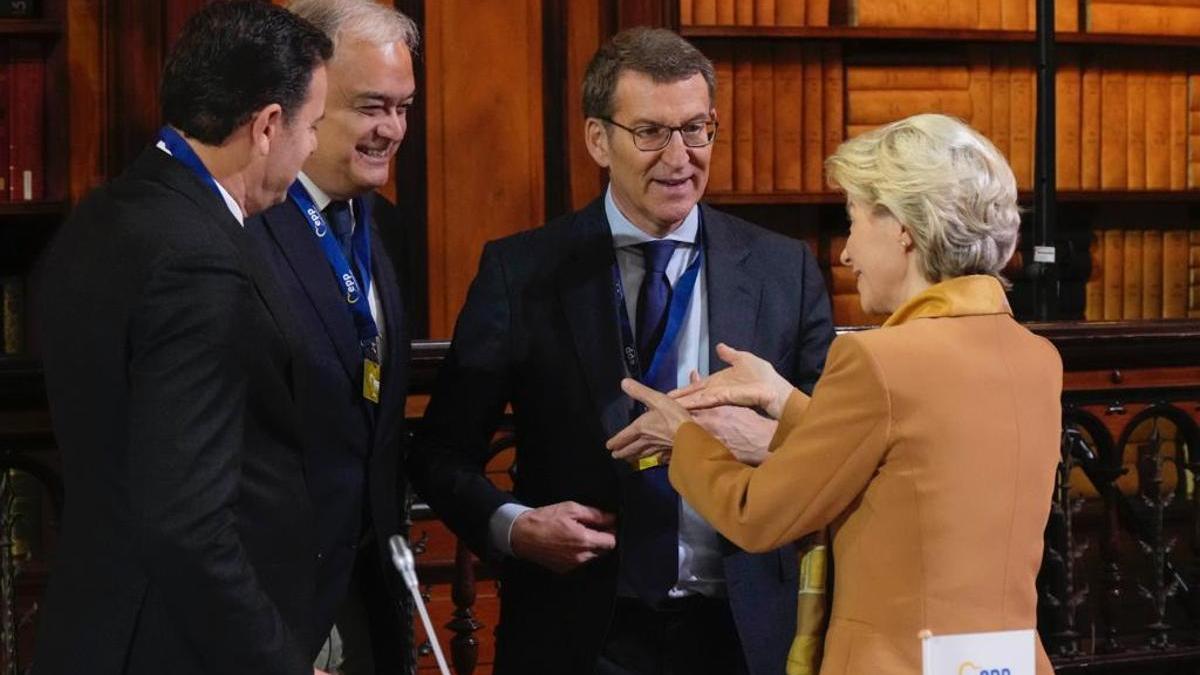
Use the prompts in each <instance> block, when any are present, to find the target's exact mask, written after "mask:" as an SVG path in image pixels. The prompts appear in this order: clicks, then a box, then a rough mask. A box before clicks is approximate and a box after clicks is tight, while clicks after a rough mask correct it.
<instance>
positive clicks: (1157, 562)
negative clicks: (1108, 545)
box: [1138, 418, 1180, 649]
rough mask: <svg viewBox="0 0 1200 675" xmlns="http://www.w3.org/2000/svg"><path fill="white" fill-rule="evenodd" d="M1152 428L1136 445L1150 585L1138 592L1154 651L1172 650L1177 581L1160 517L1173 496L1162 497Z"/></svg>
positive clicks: (1159, 460) (1171, 544)
mask: <svg viewBox="0 0 1200 675" xmlns="http://www.w3.org/2000/svg"><path fill="white" fill-rule="evenodd" d="M1152 423H1153V425H1154V426H1153V428H1152V429H1151V432H1150V438H1149V439H1148V441H1147V442H1146V443H1141V444H1139V445H1138V487H1139V492H1140V493H1141V494H1140V496H1141V501H1142V504H1143V505H1144V506H1145V507H1146V508H1147V509H1148V510H1149V512H1150V522H1149V528H1148V530H1149V531H1148V532H1147V533H1146V539H1145V540H1144V541H1143V542H1142V550H1143V552H1145V554H1146V555H1147V556H1149V557H1150V580H1149V585H1148V586H1147V585H1144V584H1139V585H1138V591H1139V593H1141V595H1142V597H1143V598H1145V599H1147V600H1149V601H1150V609H1151V620H1150V623H1149V624H1147V625H1146V627H1147V628H1148V629H1149V630H1150V638H1149V640H1148V644H1149V645H1150V646H1151V647H1153V648H1155V649H1166V648H1168V647H1170V646H1171V641H1170V637H1169V636H1168V633H1169V631H1170V630H1171V624H1170V622H1169V621H1168V620H1167V601H1168V600H1169V599H1170V598H1171V597H1172V596H1174V595H1175V594H1176V593H1178V592H1179V588H1180V580H1179V578H1178V576H1177V575H1175V574H1173V573H1170V574H1169V573H1168V566H1169V565H1170V560H1169V559H1168V556H1169V555H1170V553H1171V549H1172V548H1174V546H1175V542H1174V540H1168V539H1167V538H1166V537H1165V535H1164V533H1163V516H1164V513H1165V512H1166V509H1167V507H1168V506H1170V504H1171V501H1172V500H1173V498H1174V497H1175V494H1174V493H1170V494H1166V495H1164V494H1163V493H1162V483H1163V476H1162V454H1161V448H1162V437H1161V435H1160V434H1159V430H1158V418H1154V419H1153V422H1152Z"/></svg>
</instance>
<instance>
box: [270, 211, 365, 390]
mask: <svg viewBox="0 0 1200 675" xmlns="http://www.w3.org/2000/svg"><path fill="white" fill-rule="evenodd" d="M261 220H262V222H263V224H264V226H265V227H266V228H267V231H268V232H269V233H270V235H271V238H272V239H273V240H274V241H275V243H276V245H277V246H278V247H279V250H280V251H282V252H283V257H284V258H285V259H286V260H287V262H288V265H289V266H290V267H291V268H292V272H293V273H295V275H296V278H297V279H299V280H300V285H301V286H302V287H303V288H304V293H305V295H307V296H308V299H309V302H311V303H312V306H313V309H315V310H316V313H317V315H318V316H319V317H321V323H322V324H323V325H324V327H325V334H326V335H327V336H328V337H329V340H330V341H331V342H332V343H333V347H334V349H335V350H336V351H337V354H338V360H340V361H341V363H342V367H343V368H344V369H345V371H346V375H347V377H349V378H350V379H351V380H355V379H356V378H357V377H358V374H357V373H358V370H359V369H360V368H361V366H362V355H361V351H360V348H359V345H358V332H357V330H356V329H355V327H354V319H353V318H352V317H351V316H350V312H349V311H347V309H346V300H345V298H343V297H342V295H341V293H340V292H339V289H338V285H337V282H336V279H334V277H333V273H332V272H331V271H330V268H329V261H328V260H326V259H325V256H324V255H323V254H322V253H321V248H320V247H319V246H318V245H317V243H316V241H315V240H314V239H313V234H312V231H311V230H310V229H309V225H308V223H307V222H306V221H305V220H304V216H303V214H301V213H300V210H299V209H298V208H296V207H295V205H294V204H292V203H291V202H288V203H287V204H286V205H285V208H283V209H272V210H271V211H269V212H267V213H266V214H263V217H262V218H261Z"/></svg>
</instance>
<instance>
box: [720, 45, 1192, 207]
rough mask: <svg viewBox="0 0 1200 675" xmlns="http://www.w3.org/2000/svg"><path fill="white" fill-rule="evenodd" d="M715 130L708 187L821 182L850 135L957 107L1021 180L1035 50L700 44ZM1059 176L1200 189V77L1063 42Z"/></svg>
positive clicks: (1156, 60)
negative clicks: (710, 83) (710, 73)
mask: <svg viewBox="0 0 1200 675" xmlns="http://www.w3.org/2000/svg"><path fill="white" fill-rule="evenodd" d="M709 54H710V56H711V57H712V58H713V60H714V64H715V66H716V70H717V79H718V82H719V84H718V88H717V115H718V119H719V120H720V125H721V127H720V128H721V131H720V132H719V133H718V134H717V140H716V143H715V145H714V148H713V164H712V182H711V184H710V187H711V188H712V190H714V191H716V192H727V191H734V192H745V193H769V192H789V191H806V192H816V191H821V190H823V189H824V188H825V186H824V184H823V182H822V165H823V161H824V158H825V157H826V156H828V155H829V154H831V153H832V152H834V151H835V150H836V149H837V146H838V144H839V143H841V141H842V140H844V139H845V138H852V137H854V136H857V135H858V134H860V133H863V132H864V131H867V130H870V129H873V128H875V127H877V126H879V125H881V124H886V123H888V122H892V121H894V120H898V119H901V118H904V117H907V116H909V115H915V114H918V113H923V112H941V113H945V114H948V115H953V116H955V117H959V118H961V119H962V120H964V121H966V122H967V123H968V124H970V125H971V126H973V127H974V128H976V129H978V130H979V131H980V132H981V133H983V134H984V135H985V136H987V137H988V138H990V139H991V140H992V142H993V143H995V144H996V147H997V148H998V149H999V150H1000V151H1001V152H1002V153H1003V154H1004V155H1005V157H1006V158H1008V161H1009V163H1010V165H1011V166H1012V168H1013V173H1014V174H1015V176H1016V178H1017V185H1018V187H1020V188H1022V189H1031V188H1032V186H1033V178H1034V159H1035V153H1034V150H1035V145H1036V138H1037V135H1036V125H1037V91H1036V75H1035V71H1034V66H1033V61H1032V56H1031V55H1030V54H1029V53H1028V50H1026V49H1024V48H1018V47H999V48H997V47H987V46H982V45H973V46H965V47H952V48H942V49H933V48H928V47H927V48H923V49H921V48H917V49H910V50H908V51H907V52H906V53H905V54H903V55H897V54H895V53H894V52H883V51H877V52H872V51H863V52H859V53H856V54H854V55H853V56H849V57H846V58H845V59H843V56H842V49H841V46H840V45H838V44H834V43H828V44H823V45H821V44H804V45H801V44H791V43H781V44H775V45H767V44H758V45H749V46H744V47H742V48H740V49H736V50H735V49H734V48H733V47H732V46H730V45H728V44H724V43H720V44H714V45H712V46H711V47H709ZM1056 108H1057V111H1056V115H1055V124H1056V131H1057V133H1056V136H1057V140H1056V161H1057V166H1056V180H1057V184H1058V187H1059V188H1060V189H1063V190H1101V189H1103V190H1184V189H1189V188H1197V187H1200V73H1197V72H1194V71H1189V70H1187V65H1186V64H1176V63H1171V62H1169V61H1168V60H1167V57H1165V56H1161V55H1141V58H1138V59H1134V58H1132V57H1131V56H1129V55H1128V54H1125V53H1122V52H1116V53H1110V52H1106V53H1103V54H1100V55H1095V56H1089V57H1087V58H1084V57H1083V56H1082V55H1081V54H1080V53H1079V52H1077V51H1074V50H1064V51H1063V52H1062V58H1061V63H1060V66H1059V72H1058V74H1057V76H1056Z"/></svg>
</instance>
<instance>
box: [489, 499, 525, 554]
mask: <svg viewBox="0 0 1200 675" xmlns="http://www.w3.org/2000/svg"><path fill="white" fill-rule="evenodd" d="M532 510H533V509H531V508H529V507H528V506H525V505H524V504H518V503H517V502H509V503H507V504H502V505H501V506H500V508H498V509H496V510H495V511H494V512H493V513H492V517H491V518H490V519H489V520H488V537H489V538H490V539H491V544H492V548H494V549H496V550H497V551H500V552H501V553H503V554H504V555H509V556H510V555H512V554H513V552H512V526H513V523H515V522H516V521H517V516H519V515H521V514H522V513H525V512H526V511H532Z"/></svg>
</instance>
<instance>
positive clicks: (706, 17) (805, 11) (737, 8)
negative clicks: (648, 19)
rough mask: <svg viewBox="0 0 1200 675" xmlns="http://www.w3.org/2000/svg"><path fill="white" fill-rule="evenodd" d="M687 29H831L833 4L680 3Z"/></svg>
mask: <svg viewBox="0 0 1200 675" xmlns="http://www.w3.org/2000/svg"><path fill="white" fill-rule="evenodd" d="M679 23H680V25H683V26H828V25H829V0H679Z"/></svg>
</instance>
